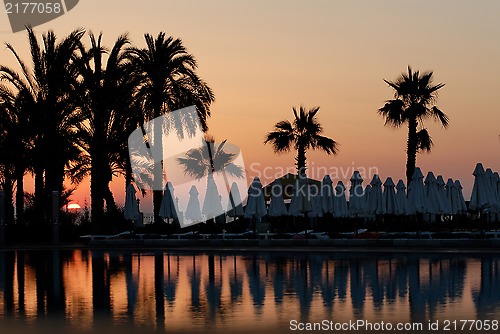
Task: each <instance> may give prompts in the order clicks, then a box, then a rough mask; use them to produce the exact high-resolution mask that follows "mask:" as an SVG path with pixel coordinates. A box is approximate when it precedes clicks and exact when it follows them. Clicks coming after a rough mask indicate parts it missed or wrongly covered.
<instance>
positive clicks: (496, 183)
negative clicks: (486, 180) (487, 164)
mask: <svg viewBox="0 0 500 334" xmlns="http://www.w3.org/2000/svg"><path fill="white" fill-rule="evenodd" d="M493 191H495V192H496V194H497V198H498V201H499V204H500V176H499V175H498V172H494V173H493Z"/></svg>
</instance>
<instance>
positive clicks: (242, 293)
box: [0, 250, 500, 333]
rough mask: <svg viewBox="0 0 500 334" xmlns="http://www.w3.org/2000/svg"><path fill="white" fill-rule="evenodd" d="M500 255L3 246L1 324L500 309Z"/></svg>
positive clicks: (171, 324) (233, 323) (165, 325)
mask: <svg viewBox="0 0 500 334" xmlns="http://www.w3.org/2000/svg"><path fill="white" fill-rule="evenodd" d="M499 268H500V255H497V254H477V255H476V254H469V255H467V254H455V253H432V254H424V253H408V254H406V253H405V254H383V253H366V254H364V253H334V252H332V253H299V252H297V253H290V252H288V253H278V252H270V253H266V252H262V253H240V254H236V255H234V254H232V253H185V252H184V253H178V252H133V251H109V252H108V251H87V250H74V251H5V252H0V325H2V324H3V323H8V324H10V325H12V326H15V327H17V328H25V327H24V326H28V327H29V326H31V327H34V328H38V327H40V326H41V324H47V323H50V324H52V322H51V321H54V322H57V324H59V325H61V326H63V328H65V329H66V330H73V329H75V330H88V331H94V330H95V329H96V328H98V327H99V326H100V325H103V326H112V327H114V328H123V329H129V330H134V331H137V332H144V331H147V330H155V331H166V332H169V333H177V332H183V333H191V332H196V331H207V332H215V331H218V332H223V331H224V332H227V331H229V332H232V333H235V332H236V333H237V332H243V331H247V332H259V331H260V332H270V331H279V332H286V331H287V330H288V329H289V323H290V320H294V319H295V320H297V321H298V322H315V321H322V320H324V319H327V320H331V321H335V322H348V321H349V320H358V319H364V320H367V321H374V322H375V321H381V320H383V321H385V322H394V323H397V322H422V323H426V324H427V323H428V320H430V319H431V320H436V319H437V320H440V321H444V320H453V319H482V320H485V319H491V320H494V319H496V320H499V319H500V271H499Z"/></svg>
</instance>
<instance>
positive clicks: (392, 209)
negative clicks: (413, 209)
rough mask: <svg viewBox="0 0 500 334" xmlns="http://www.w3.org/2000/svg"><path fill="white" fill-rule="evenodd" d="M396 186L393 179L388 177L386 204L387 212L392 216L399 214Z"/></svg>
mask: <svg viewBox="0 0 500 334" xmlns="http://www.w3.org/2000/svg"><path fill="white" fill-rule="evenodd" d="M395 187H396V185H395V184H394V181H392V178H391V177H388V178H387V179H386V180H385V182H384V193H383V195H384V202H385V212H386V213H387V214H390V215H395V214H398V211H399V210H398V202H397V200H396V190H395Z"/></svg>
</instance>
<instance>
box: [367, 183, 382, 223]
mask: <svg viewBox="0 0 500 334" xmlns="http://www.w3.org/2000/svg"><path fill="white" fill-rule="evenodd" d="M370 185H371V186H372V191H371V195H370V205H369V208H368V211H369V212H370V213H371V214H375V215H383V214H384V213H385V201H384V196H383V193H382V181H381V180H380V177H379V176H378V174H375V175H373V178H372V181H371V182H370Z"/></svg>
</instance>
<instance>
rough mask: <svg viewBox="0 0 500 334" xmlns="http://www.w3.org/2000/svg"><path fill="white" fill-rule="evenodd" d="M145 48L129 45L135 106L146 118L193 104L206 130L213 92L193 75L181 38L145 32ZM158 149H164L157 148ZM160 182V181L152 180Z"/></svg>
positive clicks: (157, 200)
mask: <svg viewBox="0 0 500 334" xmlns="http://www.w3.org/2000/svg"><path fill="white" fill-rule="evenodd" d="M145 39H146V44H147V47H146V48H131V49H130V52H131V58H130V59H131V61H132V64H133V66H134V69H135V71H134V76H135V77H136V78H137V79H138V86H137V87H138V89H137V92H136V94H135V96H136V98H137V101H138V105H140V106H141V109H142V112H143V114H144V116H145V118H146V119H153V118H157V117H160V116H161V115H163V114H165V113H168V112H171V111H173V110H177V109H180V108H183V107H187V106H190V105H196V109H197V112H198V117H199V119H200V121H201V125H202V127H203V130H206V129H207V125H206V120H207V117H209V116H210V109H209V108H210V104H211V103H212V102H213V101H214V95H213V93H212V90H211V89H210V88H209V87H208V85H207V84H206V83H205V82H204V81H203V80H202V79H201V78H200V77H199V76H198V75H197V74H196V72H195V71H196V68H197V63H196V60H195V59H194V57H193V56H192V55H191V54H189V53H188V52H187V50H186V48H185V47H184V45H183V43H182V41H181V40H180V39H174V38H172V37H166V36H165V33H164V32H160V33H159V34H158V36H157V37H156V38H154V37H153V36H151V35H149V34H146V35H145ZM154 133H155V134H154V138H153V141H152V142H153V144H154V145H156V148H158V147H159V146H157V145H162V144H161V143H162V136H163V132H162V131H158V130H157V129H155V131H154ZM159 151H160V152H162V151H163V150H162V149H161V147H160V149H159ZM154 168H155V171H154V176H155V178H162V175H163V168H162V165H161V164H155V167H154ZM154 182H155V184H159V185H162V183H163V180H162V179H159V180H154ZM161 199H162V191H161V190H155V191H154V192H153V206H154V216H155V220H156V221H161V218H160V217H159V212H160V205H161Z"/></svg>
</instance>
